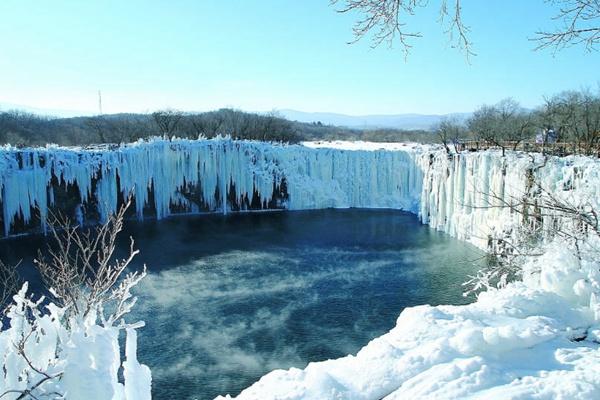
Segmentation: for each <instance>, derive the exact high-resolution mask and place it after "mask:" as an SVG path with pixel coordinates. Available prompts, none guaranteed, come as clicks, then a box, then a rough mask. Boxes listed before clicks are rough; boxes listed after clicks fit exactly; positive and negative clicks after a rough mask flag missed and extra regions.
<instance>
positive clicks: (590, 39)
mask: <svg viewBox="0 0 600 400" xmlns="http://www.w3.org/2000/svg"><path fill="white" fill-rule="evenodd" d="M547 2H549V3H552V4H556V5H558V7H559V10H558V13H557V15H556V16H554V18H553V20H555V21H558V22H559V23H560V24H561V25H560V26H559V27H557V28H556V29H554V30H549V31H546V30H543V31H538V32H536V36H535V37H534V38H533V39H532V40H534V41H537V42H538V43H539V45H538V46H537V47H536V50H540V49H545V48H552V49H554V51H555V52H556V51H558V50H562V49H564V48H566V47H571V46H575V45H583V46H585V48H586V50H587V51H592V50H596V46H597V45H598V43H600V1H599V0H551V1H547Z"/></svg>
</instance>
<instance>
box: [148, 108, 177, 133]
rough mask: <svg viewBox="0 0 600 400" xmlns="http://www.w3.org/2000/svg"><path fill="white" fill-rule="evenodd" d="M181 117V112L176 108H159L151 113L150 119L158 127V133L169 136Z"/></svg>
mask: <svg viewBox="0 0 600 400" xmlns="http://www.w3.org/2000/svg"><path fill="white" fill-rule="evenodd" d="M181 118H183V113H182V112H181V111H178V110H159V111H155V112H153V113H152V119H153V120H154V123H155V124H156V126H157V127H158V129H159V131H160V133H161V134H162V135H165V136H171V135H172V134H173V133H175V131H177V128H178V127H179V123H180V122H181Z"/></svg>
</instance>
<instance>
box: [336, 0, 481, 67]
mask: <svg viewBox="0 0 600 400" xmlns="http://www.w3.org/2000/svg"><path fill="white" fill-rule="evenodd" d="M339 3H343V5H342V7H341V8H339V9H338V10H337V11H338V12H340V13H349V12H358V13H359V14H361V15H362V16H363V17H362V18H361V19H359V20H358V21H357V22H356V23H355V24H354V27H353V33H354V41H352V42H351V43H355V42H357V41H358V40H360V39H362V38H364V37H365V36H367V35H368V34H370V33H372V32H374V33H373V36H372V41H371V46H372V47H377V46H379V45H381V44H382V43H384V42H385V43H387V44H388V46H390V47H392V45H393V43H394V41H396V40H398V41H399V42H400V44H401V46H402V49H403V51H404V53H405V54H406V55H408V52H409V50H410V48H411V47H412V45H411V44H410V40H412V39H416V38H420V37H422V34H421V33H420V32H417V31H409V30H407V29H406V23H405V22H404V18H405V17H410V16H413V15H414V14H415V13H416V12H417V9H419V8H424V7H426V6H427V5H428V1H425V0H331V4H333V5H337V4H339ZM439 15H440V17H439V22H440V24H441V25H442V26H444V30H445V33H446V34H448V35H449V37H450V41H451V43H453V47H457V48H459V49H460V50H462V51H463V52H464V53H465V55H466V56H467V58H468V57H469V56H471V55H474V54H475V53H473V51H472V45H471V42H470V40H469V38H468V32H469V27H468V26H466V25H465V24H464V22H463V20H462V8H461V2H460V0H441V1H440V7H439Z"/></svg>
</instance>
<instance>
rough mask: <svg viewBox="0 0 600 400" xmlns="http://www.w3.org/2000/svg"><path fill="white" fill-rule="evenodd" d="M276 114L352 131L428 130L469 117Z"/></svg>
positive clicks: (284, 112) (315, 113)
mask: <svg viewBox="0 0 600 400" xmlns="http://www.w3.org/2000/svg"><path fill="white" fill-rule="evenodd" d="M277 113H278V114H279V115H280V116H282V117H283V118H286V119H289V120H291V121H298V122H306V123H315V122H321V123H322V124H324V125H335V126H343V127H347V128H354V129H377V128H392V129H405V130H418V129H421V130H429V129H431V128H432V127H433V126H434V125H435V124H437V123H439V122H440V121H441V120H442V119H443V118H446V117H455V118H457V119H459V120H462V121H464V120H466V119H467V118H468V117H469V116H470V115H471V114H470V113H453V114H445V115H438V114H396V115H361V116H354V115H345V114H335V113H327V112H304V111H297V110H289V109H283V110H277Z"/></svg>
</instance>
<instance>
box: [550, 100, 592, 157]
mask: <svg viewBox="0 0 600 400" xmlns="http://www.w3.org/2000/svg"><path fill="white" fill-rule="evenodd" d="M540 114H541V119H542V122H543V123H544V124H546V125H548V126H551V127H553V128H554V129H555V130H556V131H557V132H558V133H559V135H560V137H561V139H562V140H567V141H569V142H571V143H572V145H573V152H583V153H586V154H589V155H591V154H594V152H595V151H597V150H599V146H600V94H594V93H592V92H591V91H590V90H587V89H586V90H582V91H567V92H562V93H559V94H557V95H555V96H552V97H551V98H549V99H545V104H544V106H543V107H542V108H541V110H540Z"/></svg>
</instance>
